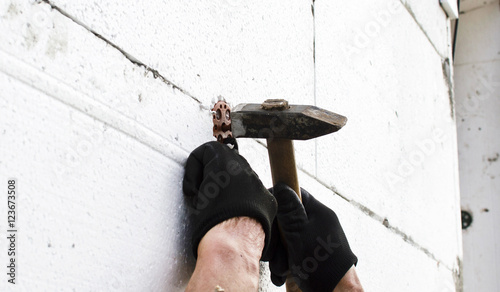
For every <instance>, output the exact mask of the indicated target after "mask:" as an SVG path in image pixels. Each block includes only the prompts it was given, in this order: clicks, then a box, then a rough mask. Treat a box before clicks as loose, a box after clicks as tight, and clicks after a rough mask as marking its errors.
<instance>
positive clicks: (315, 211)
mask: <svg viewBox="0 0 500 292" xmlns="http://www.w3.org/2000/svg"><path fill="white" fill-rule="evenodd" d="M270 191H271V192H272V193H273V195H274V196H275V197H276V200H277V201H278V213H277V215H276V219H275V222H274V226H273V235H272V236H273V239H272V241H273V243H274V242H276V244H277V247H276V249H275V250H274V254H273V256H272V258H271V259H270V262H269V268H270V270H271V280H272V282H273V283H274V284H275V285H277V286H281V285H283V283H285V280H286V277H287V274H288V273H289V272H290V274H291V277H292V278H293V279H294V281H295V283H296V284H298V286H299V287H300V288H301V289H302V291H304V292H307V291H314V292H323V291H325V292H332V291H333V289H334V288H335V286H337V284H338V283H339V281H340V280H341V279H342V277H343V276H344V275H345V274H346V272H347V271H348V270H349V269H350V268H351V267H352V265H355V264H356V263H357V258H356V256H355V255H354V253H353V252H352V251H351V249H350V247H349V243H348V242H347V238H346V236H345V234H344V231H343V230H342V227H341V226H340V222H339V220H338V218H337V215H336V214H335V212H333V211H332V210H331V209H329V208H328V207H326V206H325V205H323V204H322V203H321V202H319V201H318V200H316V199H315V198H314V197H313V196H312V195H311V194H309V193H308V192H307V191H306V190H304V189H301V194H302V204H301V202H300V200H299V198H298V196H297V194H296V193H295V192H294V191H293V190H292V189H291V188H289V187H288V186H286V185H284V184H277V185H276V186H274V188H273V189H270ZM276 223H278V225H279V226H280V227H281V230H282V233H283V237H284V240H285V243H284V244H283V242H282V241H281V240H280V238H279V237H280V234H279V232H274V229H277V226H276ZM285 246H286V248H285ZM273 249H274V248H273Z"/></svg>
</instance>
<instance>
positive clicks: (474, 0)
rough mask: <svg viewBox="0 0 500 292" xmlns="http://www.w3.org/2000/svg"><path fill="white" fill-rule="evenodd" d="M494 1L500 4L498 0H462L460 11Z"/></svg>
mask: <svg viewBox="0 0 500 292" xmlns="http://www.w3.org/2000/svg"><path fill="white" fill-rule="evenodd" d="M492 3H497V4H498V0H461V1H460V12H469V11H471V10H474V9H478V8H481V7H483V6H486V5H490V4H492Z"/></svg>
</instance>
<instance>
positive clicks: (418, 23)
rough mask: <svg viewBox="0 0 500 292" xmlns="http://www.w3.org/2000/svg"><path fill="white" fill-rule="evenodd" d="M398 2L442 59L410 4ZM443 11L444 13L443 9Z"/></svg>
mask: <svg viewBox="0 0 500 292" xmlns="http://www.w3.org/2000/svg"><path fill="white" fill-rule="evenodd" d="M400 2H401V4H402V5H403V6H404V7H405V8H406V11H408V13H409V14H410V15H411V17H412V18H413V20H414V21H415V23H416V24H417V26H418V27H419V28H420V30H421V31H422V33H423V34H424V35H425V37H426V38H427V40H428V41H429V43H430V44H431V46H432V47H433V48H434V51H436V53H437V54H438V56H440V57H441V58H442V59H444V58H445V56H442V55H441V54H440V53H439V50H438V49H437V47H436V45H434V42H433V41H432V40H431V38H430V37H429V35H428V34H427V32H426V31H425V29H424V28H423V27H422V25H421V24H420V22H419V21H418V20H417V17H416V16H415V13H413V10H412V9H411V7H410V4H408V3H404V2H403V0H400ZM443 13H444V11H443Z"/></svg>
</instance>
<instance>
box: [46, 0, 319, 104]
mask: <svg viewBox="0 0 500 292" xmlns="http://www.w3.org/2000/svg"><path fill="white" fill-rule="evenodd" d="M52 3H54V5H56V6H57V7H60V8H61V9H63V10H64V11H66V12H67V13H68V14H69V15H71V16H72V17H73V18H75V19H77V21H79V22H81V23H83V24H84V25H85V26H87V27H89V28H90V29H92V30H93V31H95V32H96V33H98V34H99V35H101V36H103V37H104V38H106V39H108V40H109V41H111V42H113V43H114V44H115V45H116V46H118V47H120V48H121V49H123V50H124V51H126V52H127V53H128V54H130V55H131V56H133V57H134V58H136V59H137V60H140V61H141V62H143V63H145V64H146V65H147V66H149V67H151V68H154V69H156V70H158V71H159V72H160V73H161V74H163V75H164V76H165V77H166V78H167V79H168V80H170V81H172V82H173V83H175V84H176V85H178V86H180V87H182V88H183V89H185V90H186V91H187V92H189V93H191V94H192V95H194V96H195V97H196V98H198V99H199V100H201V101H202V102H203V103H204V104H206V103H209V101H210V100H211V99H213V98H215V97H217V96H219V95H222V96H224V97H226V98H227V99H228V100H230V101H232V102H233V103H239V102H262V101H263V100H265V99H267V98H286V99H288V100H289V101H290V102H295V103H296V102H299V101H301V102H303V101H304V100H312V99H313V85H314V82H313V80H314V71H313V70H314V69H313V52H312V46H313V16H312V12H311V4H310V3H309V2H304V1H299V0H294V1H291V2H286V3H282V2H269V1H263V0H261V1H253V2H244V1H227V0H218V1H194V2H188V3H181V2H178V1H159V0H155V1H150V2H148V4H147V5H144V4H142V3H138V2H136V1H131V0H129V1H107V2H106V3H97V2H95V3H89V2H88V1H66V0H57V1H53V2H52Z"/></svg>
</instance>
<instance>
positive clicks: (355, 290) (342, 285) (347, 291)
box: [333, 266, 364, 292]
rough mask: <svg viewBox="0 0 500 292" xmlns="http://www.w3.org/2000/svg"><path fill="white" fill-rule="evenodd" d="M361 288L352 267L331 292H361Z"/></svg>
mask: <svg viewBox="0 0 500 292" xmlns="http://www.w3.org/2000/svg"><path fill="white" fill-rule="evenodd" d="M363 291H364V290H363V287H362V286H361V282H360V281H359V278H358V275H357V274H356V269H355V268H354V266H352V267H351V268H350V269H349V271H347V273H346V274H345V275H344V277H342V279H341V280H340V282H339V283H338V284H337V287H335V289H334V290H333V292H363Z"/></svg>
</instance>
